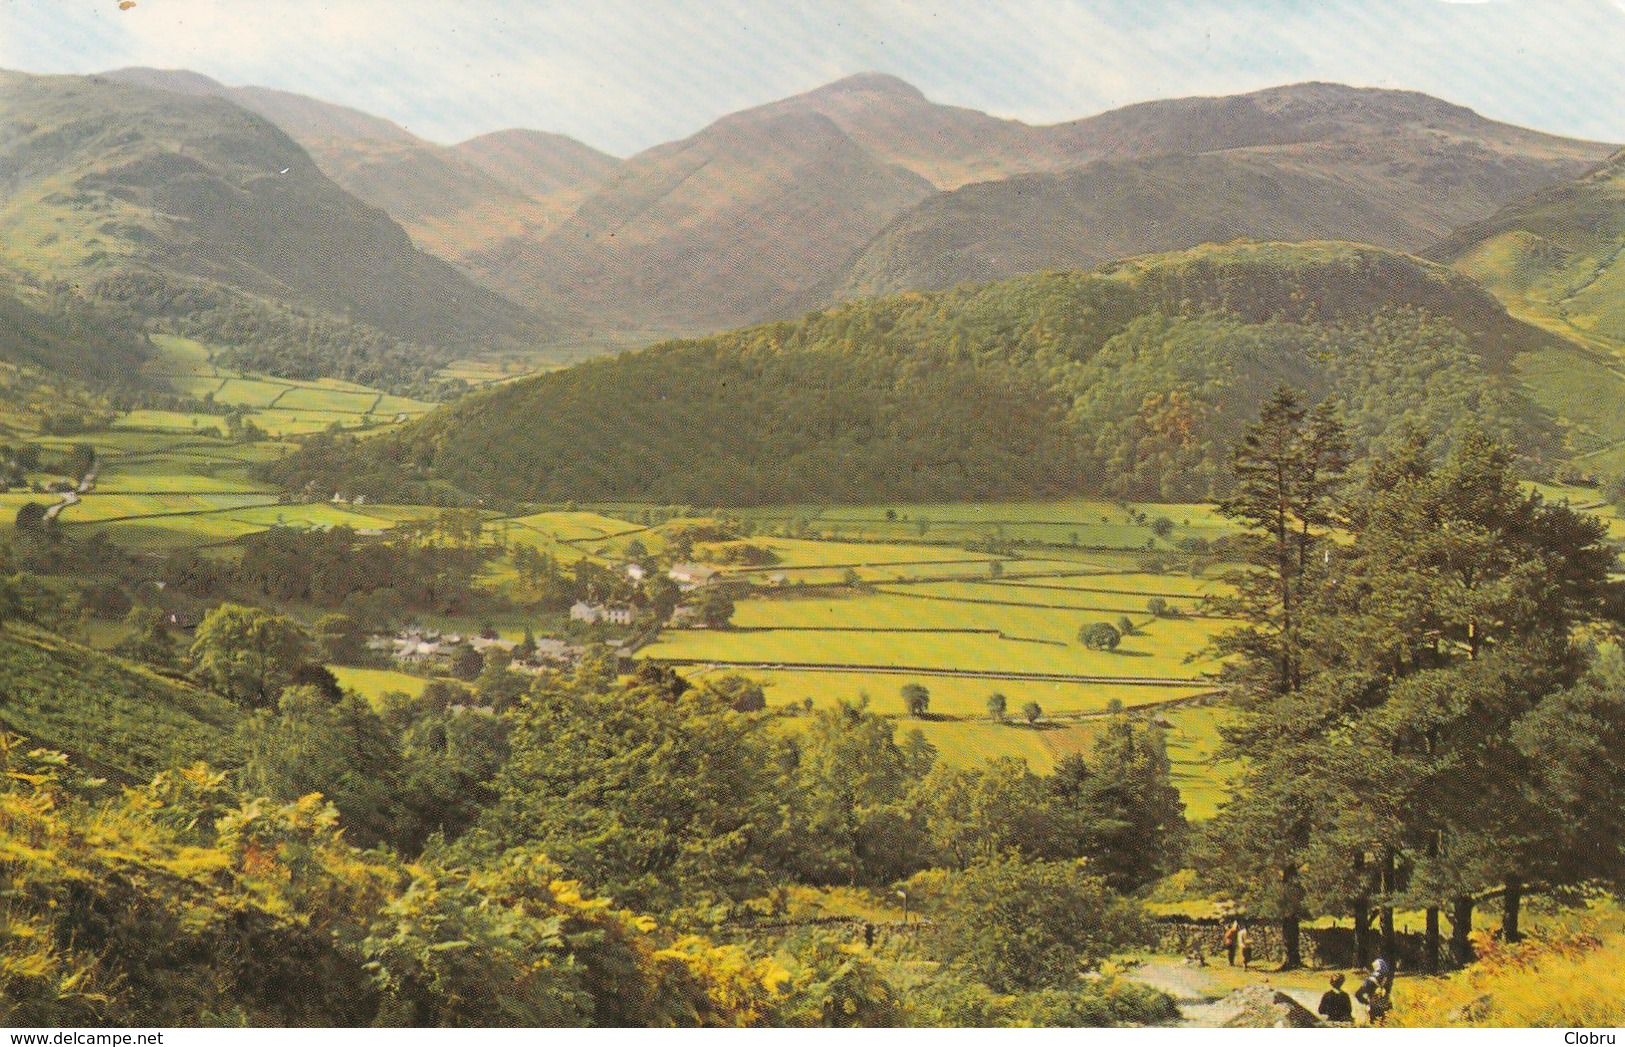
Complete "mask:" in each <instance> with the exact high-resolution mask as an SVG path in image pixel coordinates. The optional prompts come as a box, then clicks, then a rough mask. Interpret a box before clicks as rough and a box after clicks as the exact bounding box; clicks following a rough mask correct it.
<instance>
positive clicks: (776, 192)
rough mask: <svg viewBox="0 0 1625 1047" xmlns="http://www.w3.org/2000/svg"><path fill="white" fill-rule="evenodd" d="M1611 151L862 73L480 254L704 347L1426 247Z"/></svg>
mask: <svg viewBox="0 0 1625 1047" xmlns="http://www.w3.org/2000/svg"><path fill="white" fill-rule="evenodd" d="M1607 152H1608V147H1606V146H1602V145H1597V144H1595V143H1588V142H1578V141H1573V140H1570V139H1564V138H1559V137H1556V136H1552V135H1545V134H1541V133H1539V132H1534V131H1527V130H1524V129H1521V128H1516V127H1511V126H1509V125H1506V124H1500V123H1497V122H1495V121H1491V120H1487V119H1485V118H1483V117H1481V116H1478V115H1477V114H1475V113H1473V112H1472V111H1470V110H1467V109H1464V108H1461V107H1459V106H1454V105H1451V104H1449V103H1447V102H1442V101H1440V100H1438V99H1434V98H1430V97H1428V96H1426V95H1421V94H1416V93H1412V92H1402V91H1384V90H1372V89H1359V88H1351V87H1344V86H1341V85H1336V84H1298V85H1293V86H1289V87H1282V88H1275V89H1271V90H1268V91H1260V92H1256V93H1254V94H1250V95H1240V96H1233V97H1226V98H1188V99H1174V100H1169V101H1161V102H1150V103H1145V104H1143V105H1136V106H1129V107H1127V108H1124V109H1120V110H1114V111H1112V112H1109V113H1105V114H1101V115H1099V116H1095V117H1090V118H1087V119H1084V120H1078V121H1073V122H1070V123H1065V124H1058V125H1054V126H1050V127H1034V126H1030V125H1027V124H1024V123H1021V122H1019V121H1014V120H1002V119H998V118H996V117H992V116H989V115H987V114H985V113H979V112H976V111H974V110H969V109H963V108H957V107H952V106H945V105H939V104H936V103H933V102H931V101H930V100H928V99H927V98H926V97H925V96H924V95H923V94H921V93H920V92H919V91H918V90H916V89H915V88H913V87H911V86H909V85H908V84H906V83H904V82H903V81H901V80H898V79H896V78H895V77H890V76H884V75H878V74H865V75H862V76H856V77H849V78H847V79H845V80H841V81H837V82H836V83H833V84H830V85H828V86H825V87H822V88H819V89H817V90H815V91H810V92H807V93H806V94H802V95H797V96H795V97H792V98H787V99H783V100H781V101H777V102H773V103H771V104H768V105H764V106H760V107H757V108H755V109H750V110H746V111H744V112H741V113H736V114H733V115H732V116H729V117H726V118H724V119H722V120H720V121H718V122H717V123H715V124H713V125H712V126H710V127H708V128H706V129H704V130H702V131H701V132H700V133H698V134H697V135H695V136H693V137H692V138H689V139H687V140H685V141H683V142H678V143H672V144H668V145H664V146H660V147H657V148H655V149H652V150H649V151H648V152H646V153H644V154H641V155H639V156H637V157H634V158H632V159H631V160H629V161H627V162H626V164H625V165H624V166H623V167H622V168H620V169H619V171H617V173H616V174H615V176H614V177H612V178H610V179H609V180H607V181H606V182H605V183H604V184H603V185H602V186H601V187H599V188H598V189H597V190H596V191H595V192H594V193H593V194H592V195H591V196H589V197H588V198H587V199H586V200H585V202H583V203H581V205H580V206H579V208H578V209H577V210H576V211H575V213H574V214H573V215H572V216H570V218H569V219H568V220H566V221H565V222H564V223H563V224H562V225H560V226H559V227H558V228H556V229H554V230H553V231H552V232H551V233H549V234H547V235H546V236H544V237H542V238H540V239H538V238H536V237H535V236H532V235H528V234H527V235H521V236H518V237H516V238H514V239H513V240H511V241H508V242H506V243H503V244H500V245H497V246H495V247H493V248H492V249H490V250H488V251H483V252H478V253H475V254H473V255H471V256H469V257H467V258H466V259H465V261H466V262H467V264H469V265H470V266H471V268H472V269H473V270H474V271H476V272H478V273H479V274H481V276H482V278H484V279H485V280H487V281H488V282H490V283H491V284H492V286H495V287H498V288H499V289H501V290H502V291H504V292H505V293H507V294H508V295H510V296H511V297H513V298H515V299H516V300H519V301H542V300H545V299H541V298H538V297H537V296H538V295H540V294H541V293H542V292H543V290H544V289H550V290H552V291H553V292H555V293H556V294H557V295H558V296H559V297H560V298H565V299H569V300H570V301H572V302H579V303H582V304H583V305H584V306H585V307H586V308H587V309H588V310H589V311H590V312H592V313H594V314H595V315H598V316H600V317H604V318H609V319H613V320H615V321H618V322H619V323H621V324H623V325H626V326H630V327H633V328H642V329H646V330H650V331H668V332H672V331H675V332H688V331H699V330H704V329H707V328H713V329H714V328H715V327H718V326H724V325H730V324H738V323H748V322H752V321H760V320H765V319H772V318H775V317H785V316H791V315H795V314H796V313H798V312H801V311H804V310H805V309H807V308H812V307H815V306H817V305H819V304H822V303H827V302H828V301H830V300H831V299H832V298H834V299H850V298H856V297H862V296H865V295H875V294H887V293H892V292H896V291H902V290H907V289H935V288H942V287H947V286H952V285H953V284H955V283H958V282H961V281H964V280H985V279H997V278H1001V277H1005V276H1011V275H1014V274H1017V273H1022V272H1034V271H1041V270H1044V269H1054V268H1061V269H1065V268H1078V267H1089V266H1093V265H1097V264H1099V263H1101V262H1103V261H1106V260H1108V259H1111V258H1117V257H1123V256H1125V255H1131V254H1140V253H1147V252H1155V251H1165V250H1174V249H1180V248H1185V247H1190V246H1194V245H1196V244H1199V243H1204V242H1209V241H1214V240H1221V241H1222V240H1230V239H1236V238H1249V239H1259V240H1299V239H1319V238H1330V239H1338V240H1355V241H1361V242H1371V243H1374V244H1376V245H1378V246H1387V247H1392V248H1397V249H1401V250H1418V249H1421V248H1423V247H1425V246H1427V245H1430V244H1432V243H1434V242H1436V241H1438V240H1439V239H1441V238H1443V237H1444V236H1446V235H1448V234H1449V232H1450V231H1451V230H1452V229H1454V228H1455V227H1457V226H1459V225H1461V224H1462V223H1464V222H1468V221H1472V220H1475V219H1479V218H1482V217H1484V216H1486V215H1489V214H1492V213H1493V212H1494V211H1495V210H1496V208H1498V207H1500V206H1502V205H1503V204H1505V203H1506V202H1507V201H1509V200H1512V199H1515V198H1517V197H1519V196H1521V195H1522V194H1524V193H1527V192H1529V191H1530V190H1531V189H1533V188H1535V187H1538V186H1541V185H1545V184H1547V183H1549V182H1551V181H1553V180H1557V179H1564V178H1568V177H1572V176H1573V175H1575V174H1577V173H1578V172H1580V171H1583V170H1584V169H1586V168H1587V167H1588V166H1590V165H1591V164H1593V163H1595V162H1596V161H1597V160H1598V159H1600V158H1601V157H1602V156H1604V155H1606V154H1607ZM817 212H824V213H825V214H826V215H827V217H826V218H824V219H823V220H820V221H814V220H810V219H809V215H810V214H814V213H817Z"/></svg>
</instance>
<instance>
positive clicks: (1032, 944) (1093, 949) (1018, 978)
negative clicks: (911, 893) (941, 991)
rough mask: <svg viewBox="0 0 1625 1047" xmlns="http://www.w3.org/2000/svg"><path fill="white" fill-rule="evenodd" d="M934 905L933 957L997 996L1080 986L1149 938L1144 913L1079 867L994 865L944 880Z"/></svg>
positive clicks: (1014, 861) (1008, 861)
mask: <svg viewBox="0 0 1625 1047" xmlns="http://www.w3.org/2000/svg"><path fill="white" fill-rule="evenodd" d="M936 903H937V904H936V905H935V907H934V910H935V920H936V923H935V926H934V928H933V931H932V934H931V940H930V945H931V947H932V950H933V951H934V952H935V953H936V954H937V955H938V956H939V957H940V958H941V960H942V961H943V962H944V963H945V964H948V965H949V966H951V967H953V968H955V969H958V970H960V971H963V972H965V973H966V974H969V975H971V976H973V977H975V978H976V979H977V980H978V981H980V982H982V983H983V984H985V985H987V986H988V987H989V988H991V989H994V990H995V991H998V992H1015V991H1020V990H1024V989H1037V988H1043V987H1050V988H1068V987H1072V986H1075V985H1077V984H1078V983H1079V978H1080V976H1081V975H1082V974H1083V971H1084V968H1085V967H1086V966H1087V965H1089V964H1092V963H1095V962H1097V961H1099V960H1102V959H1104V958H1105V957H1106V956H1108V955H1109V954H1110V953H1112V952H1113V951H1115V950H1118V949H1122V948H1124V947H1126V946H1129V945H1132V944H1135V943H1138V942H1140V941H1143V940H1144V938H1145V924H1144V919H1143V916H1142V914H1141V913H1140V911H1139V909H1138V908H1137V907H1136V906H1134V905H1132V904H1130V903H1128V902H1126V901H1124V900H1123V899H1122V898H1121V897H1120V896H1118V895H1116V894H1114V893H1113V892H1111V891H1110V890H1108V889H1107V888H1106V883H1105V881H1104V880H1101V879H1100V878H1099V877H1097V876H1092V875H1090V874H1089V873H1088V872H1087V871H1086V870H1085V867H1084V863H1083V862H1081V861H1029V860H1027V859H1024V858H1021V857H1018V856H1017V857H1006V858H995V859H993V860H991V861H988V862H984V863H981V864H977V865H973V866H971V867H970V868H968V869H966V870H964V871H963V872H959V873H954V874H951V875H949V876H948V877H946V878H945V880H944V881H943V882H942V889H941V893H940V894H939V895H938V897H937V898H936Z"/></svg>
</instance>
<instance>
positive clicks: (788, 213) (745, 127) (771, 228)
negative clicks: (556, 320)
mask: <svg viewBox="0 0 1625 1047" xmlns="http://www.w3.org/2000/svg"><path fill="white" fill-rule="evenodd" d="M933 191H934V189H933V186H932V185H931V183H930V182H929V181H927V180H926V179H925V178H923V177H921V176H920V175H918V174H915V173H914V172H912V171H909V170H907V169H905V168H902V167H899V166H896V165H894V164H889V163H886V162H884V161H882V160H880V159H878V158H877V157H875V156H874V155H873V154H872V153H871V152H869V151H868V150H866V149H864V148H863V147H862V146H861V145H860V144H859V143H858V142H856V141H854V140H853V139H852V138H851V137H850V136H848V135H847V134H846V133H845V132H844V131H842V130H841V128H840V126H839V125H838V124H837V123H836V122H835V121H834V120H831V119H830V118H829V117H827V116H824V115H823V114H820V113H816V112H805V111H787V110H784V109H782V108H777V109H775V108H769V109H768V110H751V111H747V112H745V113H738V114H735V115H733V116H730V117H727V118H724V119H723V120H720V121H718V122H717V123H715V124H712V125H711V126H710V127H707V128H706V129H704V130H703V131H701V132H700V133H698V134H696V135H694V136H693V137H691V138H687V139H685V140H683V141H681V142H675V143H670V144H667V145H663V146H659V147H656V148H654V149H651V150H648V151H647V152H644V153H641V154H639V155H638V156H635V157H633V158H632V159H630V160H628V161H626V162H625V163H624V164H622V165H621V166H620V167H619V168H618V169H617V170H616V171H615V173H614V174H613V175H612V176H611V177H610V178H609V180H608V181H607V182H606V183H605V184H604V185H603V186H602V187H600V188H599V189H598V190H597V192H595V193H593V194H592V195H591V196H590V197H588V198H587V199H586V200H585V202H583V203H582V204H581V206H580V208H579V209H578V210H576V212H575V213H574V214H573V215H571V216H570V217H569V218H568V220H566V221H565V222H564V223H563V224H562V225H560V226H559V227H558V228H557V229H556V230H554V231H553V232H552V233H551V234H550V235H548V236H547V237H545V238H543V239H541V240H539V241H538V240H534V239H529V238H517V239H514V240H511V241H509V242H507V243H505V244H502V245H500V246H498V247H496V248H493V249H492V250H490V251H486V252H481V253H478V254H476V255H474V256H472V257H471V259H470V262H471V264H473V265H474V266H476V267H477V268H478V269H479V270H480V271H482V272H483V273H484V274H486V277H487V279H489V280H490V281H491V282H492V283H493V285H494V286H497V287H499V288H500V289H502V290H503V291H505V292H507V293H508V294H510V295H511V296H512V297H514V298H515V299H516V300H519V301H528V300H532V298H533V296H534V295H535V293H536V291H537V289H538V288H548V289H551V290H552V291H554V292H555V293H556V294H558V295H559V296H560V297H563V298H567V299H569V300H570V301H571V302H572V303H573V304H574V305H576V306H577V307H578V308H582V309H584V310H586V311H588V312H589V313H591V314H593V315H596V316H599V317H601V318H605V319H609V320H613V321H616V322H619V323H622V324H625V325H630V326H634V327H637V326H645V327H649V328H652V329H655V330H666V331H670V330H685V329H687V330H697V329H707V328H715V327H716V326H719V325H728V324H737V323H743V322H747V321H750V320H754V319H759V318H761V317H763V316H779V315H785V314H788V313H791V312H795V311H797V310H800V309H802V308H804V307H805V306H806V305H807V304H809V302H811V301H813V300H815V299H814V298H813V296H812V294H811V292H810V289H811V288H813V287H815V286H817V285H819V284H820V282H821V281H823V280H824V279H825V278H826V277H827V275H828V274H829V273H830V272H832V271H833V270H834V269H835V268H836V267H837V266H838V265H839V264H840V263H842V262H844V261H845V260H846V259H847V258H849V257H850V256H851V255H852V253H853V252H855V251H856V250H857V249H859V248H860V247H862V246H863V244H864V243H865V242H867V241H868V240H869V238H870V237H872V236H873V235H874V234H875V233H876V232H878V231H879V230H880V229H881V227H882V226H884V225H885V223H886V222H887V221H888V220H889V219H890V218H891V217H892V216H893V215H895V214H896V213H898V212H899V211H901V210H903V209H904V208H906V207H908V206H909V205H911V204H913V203H917V202H918V201H920V200H923V199H924V198H925V197H927V196H929V195H930V194H931V193H932V192H933Z"/></svg>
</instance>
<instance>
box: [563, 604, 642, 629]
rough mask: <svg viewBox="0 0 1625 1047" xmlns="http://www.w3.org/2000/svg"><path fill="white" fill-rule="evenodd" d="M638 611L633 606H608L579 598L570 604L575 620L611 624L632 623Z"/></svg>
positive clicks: (571, 616)
mask: <svg viewBox="0 0 1625 1047" xmlns="http://www.w3.org/2000/svg"><path fill="white" fill-rule="evenodd" d="M637 616H638V612H637V611H636V610H635V609H634V608H631V607H625V606H614V607H606V606H604V605H603V604H597V603H587V602H585V601H582V600H577V601H576V602H575V603H574V604H572V605H571V606H570V620H571V621H574V622H587V623H588V624H591V623H593V622H609V623H610V624H611V625H631V624H632V623H633V622H634V621H636V620H637Z"/></svg>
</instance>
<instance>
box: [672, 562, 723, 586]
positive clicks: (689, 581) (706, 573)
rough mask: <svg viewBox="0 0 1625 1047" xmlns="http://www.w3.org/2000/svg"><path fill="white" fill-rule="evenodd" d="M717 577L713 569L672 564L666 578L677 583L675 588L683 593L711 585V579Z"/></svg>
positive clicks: (685, 564) (696, 565) (688, 564)
mask: <svg viewBox="0 0 1625 1047" xmlns="http://www.w3.org/2000/svg"><path fill="white" fill-rule="evenodd" d="M716 576H717V572H716V570H715V569H713V568H710V567H702V566H700V565H699V564H693V563H680V564H673V565H672V568H671V570H669V571H667V572H666V577H667V578H670V579H671V580H672V581H674V582H676V583H677V587H678V588H679V589H681V590H683V591H684V592H688V591H689V590H690V589H698V588H699V587H700V586H702V585H709V584H711V579H713V578H715V577H716Z"/></svg>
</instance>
